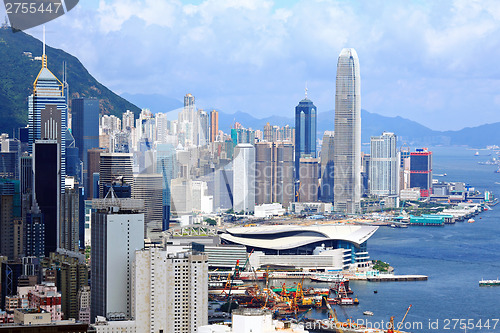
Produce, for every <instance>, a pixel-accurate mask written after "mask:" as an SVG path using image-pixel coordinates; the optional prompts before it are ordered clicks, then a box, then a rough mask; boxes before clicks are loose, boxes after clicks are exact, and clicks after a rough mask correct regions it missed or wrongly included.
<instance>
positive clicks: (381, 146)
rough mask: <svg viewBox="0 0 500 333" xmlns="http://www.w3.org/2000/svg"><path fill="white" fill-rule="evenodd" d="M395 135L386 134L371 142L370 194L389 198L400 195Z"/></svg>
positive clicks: (372, 139) (374, 138) (373, 138)
mask: <svg viewBox="0 0 500 333" xmlns="http://www.w3.org/2000/svg"><path fill="white" fill-rule="evenodd" d="M396 144H397V140H396V135H394V133H389V132H384V133H382V135H381V136H372V137H371V140H370V173H369V182H370V183H369V187H370V194H372V195H378V196H388V195H397V194H398V183H399V168H398V166H399V161H398V151H397V147H396Z"/></svg>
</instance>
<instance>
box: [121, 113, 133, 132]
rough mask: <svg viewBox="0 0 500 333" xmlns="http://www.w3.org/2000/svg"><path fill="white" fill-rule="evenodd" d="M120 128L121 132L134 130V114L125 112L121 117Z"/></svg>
mask: <svg viewBox="0 0 500 333" xmlns="http://www.w3.org/2000/svg"><path fill="white" fill-rule="evenodd" d="M122 128H123V130H124V131H125V130H127V128H128V129H132V128H134V113H133V112H132V111H130V110H127V111H126V112H124V113H123V116H122Z"/></svg>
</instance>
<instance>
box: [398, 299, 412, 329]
mask: <svg viewBox="0 0 500 333" xmlns="http://www.w3.org/2000/svg"><path fill="white" fill-rule="evenodd" d="M410 309H411V304H410V306H409V307H408V309H406V313H405V315H404V316H403V319H402V320H401V322H400V323H398V330H400V329H401V328H402V327H403V323H404V322H405V319H406V315H407V314H408V312H410Z"/></svg>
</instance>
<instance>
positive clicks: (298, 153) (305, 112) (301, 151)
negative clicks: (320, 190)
mask: <svg viewBox="0 0 500 333" xmlns="http://www.w3.org/2000/svg"><path fill="white" fill-rule="evenodd" d="M316 114H317V110H316V106H315V105H314V104H313V102H312V101H311V100H310V99H308V98H307V89H306V97H305V98H304V99H303V100H301V101H300V102H299V105H297V106H296V107H295V178H296V179H300V175H299V165H300V159H301V158H302V157H306V156H308V157H313V158H315V157H316V122H317V119H316Z"/></svg>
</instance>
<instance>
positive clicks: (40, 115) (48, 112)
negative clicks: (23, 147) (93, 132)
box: [28, 42, 68, 237]
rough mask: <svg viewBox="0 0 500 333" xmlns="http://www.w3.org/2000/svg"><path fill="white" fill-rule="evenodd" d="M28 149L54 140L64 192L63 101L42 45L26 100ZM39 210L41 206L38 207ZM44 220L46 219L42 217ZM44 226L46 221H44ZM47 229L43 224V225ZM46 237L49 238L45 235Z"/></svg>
mask: <svg viewBox="0 0 500 333" xmlns="http://www.w3.org/2000/svg"><path fill="white" fill-rule="evenodd" d="M28 108H29V112H28V122H29V146H28V151H29V152H30V153H32V152H33V145H34V144H35V142H36V140H40V139H46V140H55V141H56V142H57V144H58V145H59V147H58V150H59V159H60V175H59V178H60V179H59V182H58V184H59V186H60V192H61V193H62V192H64V177H65V176H66V121H67V108H68V106H67V100H66V96H65V95H64V84H63V83H62V82H61V81H59V79H58V78H57V77H56V76H55V75H54V74H52V72H51V71H50V70H49V69H48V68H47V56H46V55H45V42H44V44H43V55H42V69H41V70H40V72H39V73H38V76H37V77H36V79H35V82H34V83H33V94H32V95H30V96H29V98H28ZM40 208H41V206H40ZM46 217H47V218H48V216H46ZM46 222H48V220H46ZM46 225H47V224H46ZM46 236H47V237H50V236H49V235H47V234H46Z"/></svg>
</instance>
